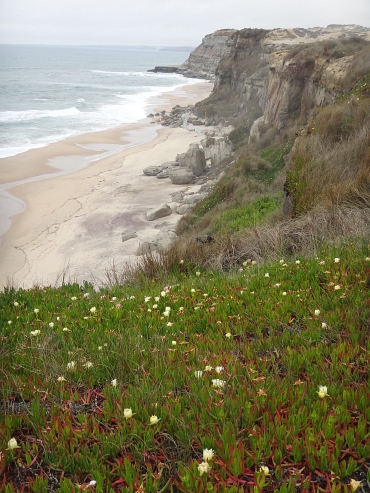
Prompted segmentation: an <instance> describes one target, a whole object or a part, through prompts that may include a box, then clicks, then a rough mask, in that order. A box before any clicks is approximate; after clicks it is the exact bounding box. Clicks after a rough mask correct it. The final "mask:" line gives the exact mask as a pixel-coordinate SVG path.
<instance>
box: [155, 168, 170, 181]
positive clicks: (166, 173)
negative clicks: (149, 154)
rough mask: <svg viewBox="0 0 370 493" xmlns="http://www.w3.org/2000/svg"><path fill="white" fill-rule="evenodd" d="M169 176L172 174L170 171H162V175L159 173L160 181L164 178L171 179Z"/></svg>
mask: <svg viewBox="0 0 370 493" xmlns="http://www.w3.org/2000/svg"><path fill="white" fill-rule="evenodd" d="M169 174H170V172H169V171H168V169H164V170H163V171H161V172H160V173H158V175H157V178H158V179H159V180H160V179H162V178H168V177H169Z"/></svg>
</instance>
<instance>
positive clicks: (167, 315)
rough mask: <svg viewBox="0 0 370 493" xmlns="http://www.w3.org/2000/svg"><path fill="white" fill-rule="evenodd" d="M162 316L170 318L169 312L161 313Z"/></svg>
mask: <svg viewBox="0 0 370 493" xmlns="http://www.w3.org/2000/svg"><path fill="white" fill-rule="evenodd" d="M162 315H164V316H165V317H169V316H170V312H163V313H162Z"/></svg>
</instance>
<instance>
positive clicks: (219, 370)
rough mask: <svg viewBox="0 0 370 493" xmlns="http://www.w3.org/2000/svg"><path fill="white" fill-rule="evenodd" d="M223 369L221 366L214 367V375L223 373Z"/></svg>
mask: <svg viewBox="0 0 370 493" xmlns="http://www.w3.org/2000/svg"><path fill="white" fill-rule="evenodd" d="M223 369H224V367H223V366H216V368H215V372H216V373H221V372H222V371H223Z"/></svg>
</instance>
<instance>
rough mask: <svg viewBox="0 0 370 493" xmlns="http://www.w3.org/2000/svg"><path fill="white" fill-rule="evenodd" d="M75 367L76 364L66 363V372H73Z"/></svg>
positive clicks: (73, 362)
mask: <svg viewBox="0 0 370 493" xmlns="http://www.w3.org/2000/svg"><path fill="white" fill-rule="evenodd" d="M75 367H76V362H75V361H70V362H69V363H67V370H74V369H75Z"/></svg>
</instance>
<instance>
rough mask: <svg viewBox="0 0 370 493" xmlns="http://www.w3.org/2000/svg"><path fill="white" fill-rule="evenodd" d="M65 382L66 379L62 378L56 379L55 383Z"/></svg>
mask: <svg viewBox="0 0 370 493" xmlns="http://www.w3.org/2000/svg"><path fill="white" fill-rule="evenodd" d="M65 381H66V379H65V378H64V377H63V376H62V377H58V378H57V382H65Z"/></svg>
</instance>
